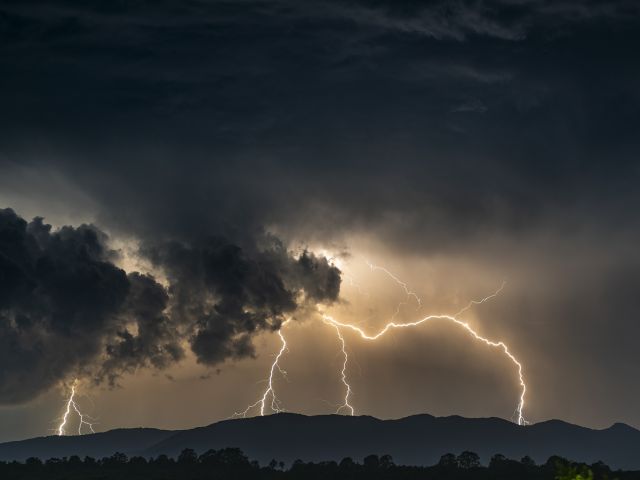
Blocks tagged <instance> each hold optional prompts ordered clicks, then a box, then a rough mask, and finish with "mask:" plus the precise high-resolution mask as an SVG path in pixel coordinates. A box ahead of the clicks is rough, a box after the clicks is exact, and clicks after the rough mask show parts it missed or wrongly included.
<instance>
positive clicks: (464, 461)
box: [458, 450, 480, 469]
mask: <svg viewBox="0 0 640 480" xmlns="http://www.w3.org/2000/svg"><path fill="white" fill-rule="evenodd" d="M458 465H459V466H460V468H465V469H469V468H476V467H479V466H480V457H479V456H478V454H477V453H474V452H470V451H468V450H466V451H464V452H462V453H461V454H460V455H458Z"/></svg>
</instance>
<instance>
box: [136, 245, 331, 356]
mask: <svg viewBox="0 0 640 480" xmlns="http://www.w3.org/2000/svg"><path fill="white" fill-rule="evenodd" d="M267 241H268V243H269V245H267V246H266V248H263V249H260V250H258V249H254V250H253V251H252V252H250V253H249V256H248V255H247V250H244V251H243V249H241V248H240V247H238V246H237V245H234V244H230V243H229V242H228V241H226V240H224V239H222V238H207V239H204V240H202V241H200V242H197V243H196V244H182V243H178V242H171V243H167V244H164V245H160V246H157V245H150V246H148V247H146V248H145V249H144V252H145V254H146V255H147V256H148V257H149V258H150V259H151V260H152V261H153V262H154V263H155V264H156V265H158V266H160V267H162V268H163V269H164V270H165V271H166V273H167V276H168V279H169V282H170V283H171V287H170V291H171V294H172V295H173V297H174V298H175V302H174V304H173V305H172V315H173V316H174V317H176V318H179V319H180V320H181V322H182V323H183V324H186V325H191V328H192V330H193V331H192V333H191V335H190V342H191V347H192V349H193V351H194V353H195V354H196V356H197V358H198V361H200V362H202V363H205V364H216V363H218V362H220V361H222V360H224V359H226V358H229V357H234V358H240V357H244V356H250V355H253V354H254V350H253V345H252V343H251V338H252V335H253V334H254V333H256V332H258V331H263V330H277V329H279V328H280V326H281V324H282V322H283V321H285V319H286V317H287V316H291V315H293V314H294V312H295V310H296V308H297V307H298V303H300V302H309V303H312V304H315V303H318V302H323V303H332V302H334V301H336V300H337V299H338V293H339V290H340V271H339V270H338V269H337V268H336V267H335V266H332V265H330V264H329V263H328V262H327V260H326V259H325V258H318V257H316V256H314V255H313V254H311V253H308V252H303V253H302V255H300V257H299V258H298V259H295V258H293V257H291V255H290V253H289V252H287V250H286V249H285V247H284V246H283V245H282V244H281V243H280V242H279V241H277V240H275V239H273V238H269V239H267ZM301 295H304V298H300V296H301Z"/></svg>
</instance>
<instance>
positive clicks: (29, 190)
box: [0, 0, 640, 441]
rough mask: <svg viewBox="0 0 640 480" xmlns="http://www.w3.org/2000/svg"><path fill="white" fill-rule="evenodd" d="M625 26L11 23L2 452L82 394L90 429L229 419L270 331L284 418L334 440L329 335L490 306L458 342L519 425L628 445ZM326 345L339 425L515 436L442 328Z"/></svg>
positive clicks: (299, 17) (562, 20) (48, 13)
mask: <svg viewBox="0 0 640 480" xmlns="http://www.w3.org/2000/svg"><path fill="white" fill-rule="evenodd" d="M638 27H640V8H639V7H638V5H637V2H635V1H632V0H617V1H609V2H599V1H598V2H597V1H578V0H560V1H558V0H556V1H547V0H474V1H466V0H458V1H453V2H452V1H449V2H444V1H419V2H418V1H402V2H398V1H389V0H343V1H337V0H309V1H306V2H294V1H289V0H254V1H250V0H234V1H222V0H192V1H187V2H185V1H180V2H178V1H171V0H164V1H161V2H158V1H153V2H152V1H147V0H140V1H135V2H129V1H111V2H107V3H101V2H84V3H83V4H82V5H80V4H78V2H72V1H65V0H40V1H33V0H28V1H25V0H21V1H10V0H6V1H3V2H1V3H0V108H1V111H2V115H0V441H7V440H13V439H20V438H27V437H31V436H38V435H46V434H51V433H53V432H54V431H55V428H56V427H57V425H58V423H59V421H58V420H57V419H59V417H60V415H61V414H62V413H63V411H64V406H65V402H66V399H67V394H68V391H69V388H70V385H71V384H72V383H73V381H74V379H77V382H78V383H77V385H78V402H79V404H80V405H81V406H82V408H83V410H85V411H86V412H88V413H89V414H90V415H91V416H93V417H95V418H96V426H95V428H96V430H108V429H111V428H118V427H135V426H153V427H159V428H173V429H178V428H189V427H194V426H200V425H205V424H209V423H212V422H214V421H218V420H221V419H225V418H228V417H229V416H231V415H232V414H233V413H234V412H237V411H243V410H244V408H245V407H246V406H247V405H250V404H253V403H254V402H255V401H256V400H258V399H259V398H260V397H261V396H262V393H263V392H264V390H265V388H266V385H265V379H266V378H267V377H268V376H269V371H270V368H271V364H272V362H273V360H274V356H275V355H276V354H277V353H278V352H279V350H280V348H281V340H280V336H279V333H280V334H282V335H283V337H284V338H285V339H286V341H287V347H288V349H287V350H286V351H285V352H284V355H283V356H282V358H281V361H280V368H281V369H282V370H283V371H286V376H284V375H283V374H282V373H281V372H280V371H279V370H278V371H276V373H275V376H274V379H275V380H274V384H275V388H276V392H277V394H278V398H279V400H280V402H281V405H282V407H283V408H285V409H286V410H287V411H292V412H300V413H305V414H325V413H333V412H334V411H336V409H337V407H338V406H339V405H340V404H341V403H342V401H343V399H344V394H345V390H344V388H345V385H344V384H343V382H342V378H341V369H342V366H343V360H344V358H343V354H342V350H341V343H340V341H339V338H338V337H337V335H336V331H335V329H334V328H333V327H332V326H331V325H327V324H326V323H325V322H324V321H323V318H325V317H323V315H330V316H331V317H332V318H334V319H336V320H338V321H340V322H343V323H349V324H351V325H357V326H358V327H359V328H362V329H363V330H364V331H366V332H368V333H370V334H374V333H375V332H376V331H378V330H379V329H380V328H382V327H383V326H384V325H385V324H386V323H387V322H388V321H390V319H392V318H393V319H395V321H397V322H412V321H415V320H418V319H420V318H423V317H424V316H427V315H429V314H438V315H441V314H454V313H456V312H458V311H460V310H461V309H462V308H464V307H465V306H467V305H468V304H469V302H470V301H472V300H476V301H478V300H480V299H482V298H485V297H487V296H489V295H491V294H493V293H494V292H496V291H497V290H498V289H499V288H500V287H501V285H503V284H504V288H502V289H501V290H500V292H499V294H498V295H497V296H495V297H492V298H491V299H490V300H488V301H487V302H486V303H483V304H481V305H473V306H472V308H470V309H469V310H467V311H465V312H464V314H462V315H461V317H460V318H461V320H463V321H465V322H468V324H469V325H470V327H471V328H473V329H474V331H476V332H478V333H479V334H480V335H482V336H483V337H485V338H488V339H491V340H492V341H503V342H504V343H505V344H506V345H508V348H509V351H510V352H511V353H512V354H513V355H514V356H515V357H516V358H517V360H518V361H519V362H520V363H521V364H522V366H523V374H524V379H525V381H526V386H527V392H526V398H525V409H524V415H525V417H526V419H527V420H528V421H530V422H540V421H544V420H548V419H552V418H559V419H562V420H565V421H569V422H574V423H578V424H581V425H585V426H588V427H593V428H605V427H607V426H609V425H611V424H612V423H615V422H625V423H628V424H630V425H632V426H635V427H640V412H639V411H638V409H637V405H638V404H639V403H640V386H638V383H637V382H636V381H635V379H636V378H637V375H638V365H639V364H640V352H639V350H638V348H637V338H638V335H639V334H640V322H639V321H638V313H637V312H638V311H639V309H640V294H639V293H640V292H639V288H640V252H639V251H638V245H640V225H639V224H638V221H637V218H636V217H637V215H636V212H637V211H638V208H639V207H640V194H639V192H640V189H638V182H639V181H640V163H639V160H638V159H639V158H640V136H639V135H638V129H639V127H640V87H639V85H640V61H639V60H638V55H637V48H636V45H638V44H639V42H640V38H639V37H640V28H638ZM372 266H376V267H382V268H384V269H386V270H387V272H388V273H386V272H385V271H383V270H382V269H381V268H372ZM394 278H395V279H397V280H394ZM399 282H402V283H399ZM403 284H404V286H403ZM407 292H409V293H410V294H407ZM417 298H419V299H420V302H419V303H418V301H417ZM285 322H286V323H285ZM340 331H341V332H342V335H343V338H344V341H345V345H346V351H347V353H348V355H349V362H348V364H347V368H346V374H347V380H348V382H349V383H350V386H351V388H352V394H351V396H350V403H351V405H353V407H354V409H355V412H356V414H362V415H373V416H376V417H379V418H398V417H402V416H406V415H411V414H415V413H430V414H434V415H462V416H472V417H486V416H497V417H502V418H507V419H513V418H514V417H513V413H514V408H515V407H516V406H517V402H518V398H519V395H520V386H519V383H518V375H517V371H516V369H514V364H513V363H512V362H510V360H509V359H508V358H507V357H506V356H505V355H504V354H503V352H501V351H500V350H499V349H496V348H491V347H489V346H487V345H483V344H482V343H481V342H478V341H474V339H473V338H472V337H471V336H470V335H469V333H468V332H467V331H465V330H464V329H463V328H460V326H459V325H455V324H453V323H452V322H449V321H446V320H436V321H433V322H431V321H430V322H428V323H427V324H423V325H421V326H419V327H416V328H412V329H402V330H400V329H397V330H393V331H391V332H389V333H388V334H386V335H385V336H384V337H383V338H380V339H378V340H377V341H375V342H371V341H366V340H363V339H362V338H360V337H359V335H358V334H357V332H354V331H352V330H350V329H344V328H343V329H341V330H340ZM267 410H269V409H267ZM257 413H259V412H257V411H256V409H253V410H251V411H250V412H249V414H252V415H253V414H257ZM340 413H342V414H345V413H348V412H347V411H345V410H344V409H343V410H341V411H340ZM70 425H71V424H70ZM74 428H75V427H74ZM74 428H70V430H69V431H70V433H71V432H73V431H74Z"/></svg>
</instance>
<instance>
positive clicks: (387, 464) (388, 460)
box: [380, 455, 395, 468]
mask: <svg viewBox="0 0 640 480" xmlns="http://www.w3.org/2000/svg"><path fill="white" fill-rule="evenodd" d="M394 465H395V464H394V463H393V457H392V456H391V455H382V456H381V457H380V468H391V467H393V466H394Z"/></svg>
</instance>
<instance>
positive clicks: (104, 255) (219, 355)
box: [0, 209, 340, 404]
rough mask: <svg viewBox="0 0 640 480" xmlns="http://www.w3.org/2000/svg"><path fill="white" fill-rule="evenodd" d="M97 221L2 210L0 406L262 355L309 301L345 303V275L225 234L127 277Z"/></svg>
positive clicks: (173, 246)
mask: <svg viewBox="0 0 640 480" xmlns="http://www.w3.org/2000/svg"><path fill="white" fill-rule="evenodd" d="M106 240H107V237H106V235H105V234H104V233H103V232H101V231H100V230H99V229H97V228H96V227H94V226H91V225H82V226H80V227H77V228H74V227H68V226H66V227H62V228H60V229H57V230H53V229H52V228H51V226H50V225H47V224H45V223H44V222H43V220H42V218H35V219H34V220H33V221H31V222H29V223H28V222H26V221H25V220H24V219H22V218H21V217H19V216H18V215H17V214H16V213H14V212H13V211H12V210H10V209H4V210H0V364H2V366H3V368H2V370H1V372H0V404H2V403H5V404H6V403H16V402H23V401H25V400H28V399H30V398H33V397H34V396H36V395H38V394H39V393H41V392H44V391H46V390H47V389H48V388H50V387H51V386H52V385H54V384H55V383H57V382H59V381H61V380H69V377H70V376H75V375H78V374H83V375H91V376H93V377H94V378H95V379H96V380H97V381H102V380H105V379H106V380H108V381H109V382H110V383H111V384H114V383H115V382H116V380H117V378H118V376H119V375H121V374H122V373H124V372H132V371H134V370H135V369H137V368H140V367H147V366H148V367H152V368H155V369H163V368H166V367H168V366H169V365H171V364H172V363H174V362H176V361H178V360H180V359H181V358H183V356H184V352H183V340H184V339H188V340H189V341H190V344H191V348H192V350H193V352H194V353H195V354H196V356H197V358H198V360H199V361H201V362H203V363H206V364H209V365H215V364H218V363H220V362H223V361H224V360H226V359H228V358H239V357H244V356H250V355H253V353H254V352H253V345H252V337H253V335H254V334H255V333H257V332H260V331H263V330H276V329H278V328H279V327H280V325H281V323H282V321H283V320H284V318H285V316H287V315H289V316H293V315H294V314H295V312H296V310H297V308H298V306H299V305H301V304H303V303H313V304H314V305H315V303H317V302H326V303H331V302H333V301H335V300H337V298H338V292H339V288H340V271H339V270H338V269H337V268H336V267H334V266H331V265H329V264H328V262H327V261H326V259H324V258H317V257H315V256H314V255H312V254H309V253H307V252H304V253H303V254H302V255H301V256H300V257H299V258H297V259H296V258H293V257H292V256H291V253H290V252H288V251H287V250H286V249H285V248H284V247H283V246H282V245H281V244H280V243H279V242H277V241H276V240H275V239H272V242H273V246H272V247H271V248H269V249H265V250H259V249H257V248H256V249H255V250H253V251H251V252H248V251H246V250H243V249H242V248H240V247H239V246H237V245H234V244H231V243H229V242H227V241H225V240H223V239H220V238H212V239H206V240H203V241H202V242H200V243H198V245H197V246H190V245H182V244H179V243H176V242H171V243H167V244H164V245H161V246H153V247H148V248H147V249H146V253H147V254H148V255H149V256H150V258H151V260H152V261H153V262H154V263H155V264H156V265H157V266H158V267H159V268H161V269H162V270H165V271H166V272H167V276H168V278H169V282H170V286H169V289H168V290H167V289H165V287H163V286H162V285H160V284H159V283H158V282H157V281H156V280H155V279H154V278H153V277H151V276H149V275H143V274H140V273H137V272H131V273H129V274H127V273H125V272H124V271H123V270H121V269H120V268H118V267H117V266H115V265H114V263H113V260H114V258H115V255H116V252H113V251H110V250H109V249H108V248H107V247H106Z"/></svg>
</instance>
